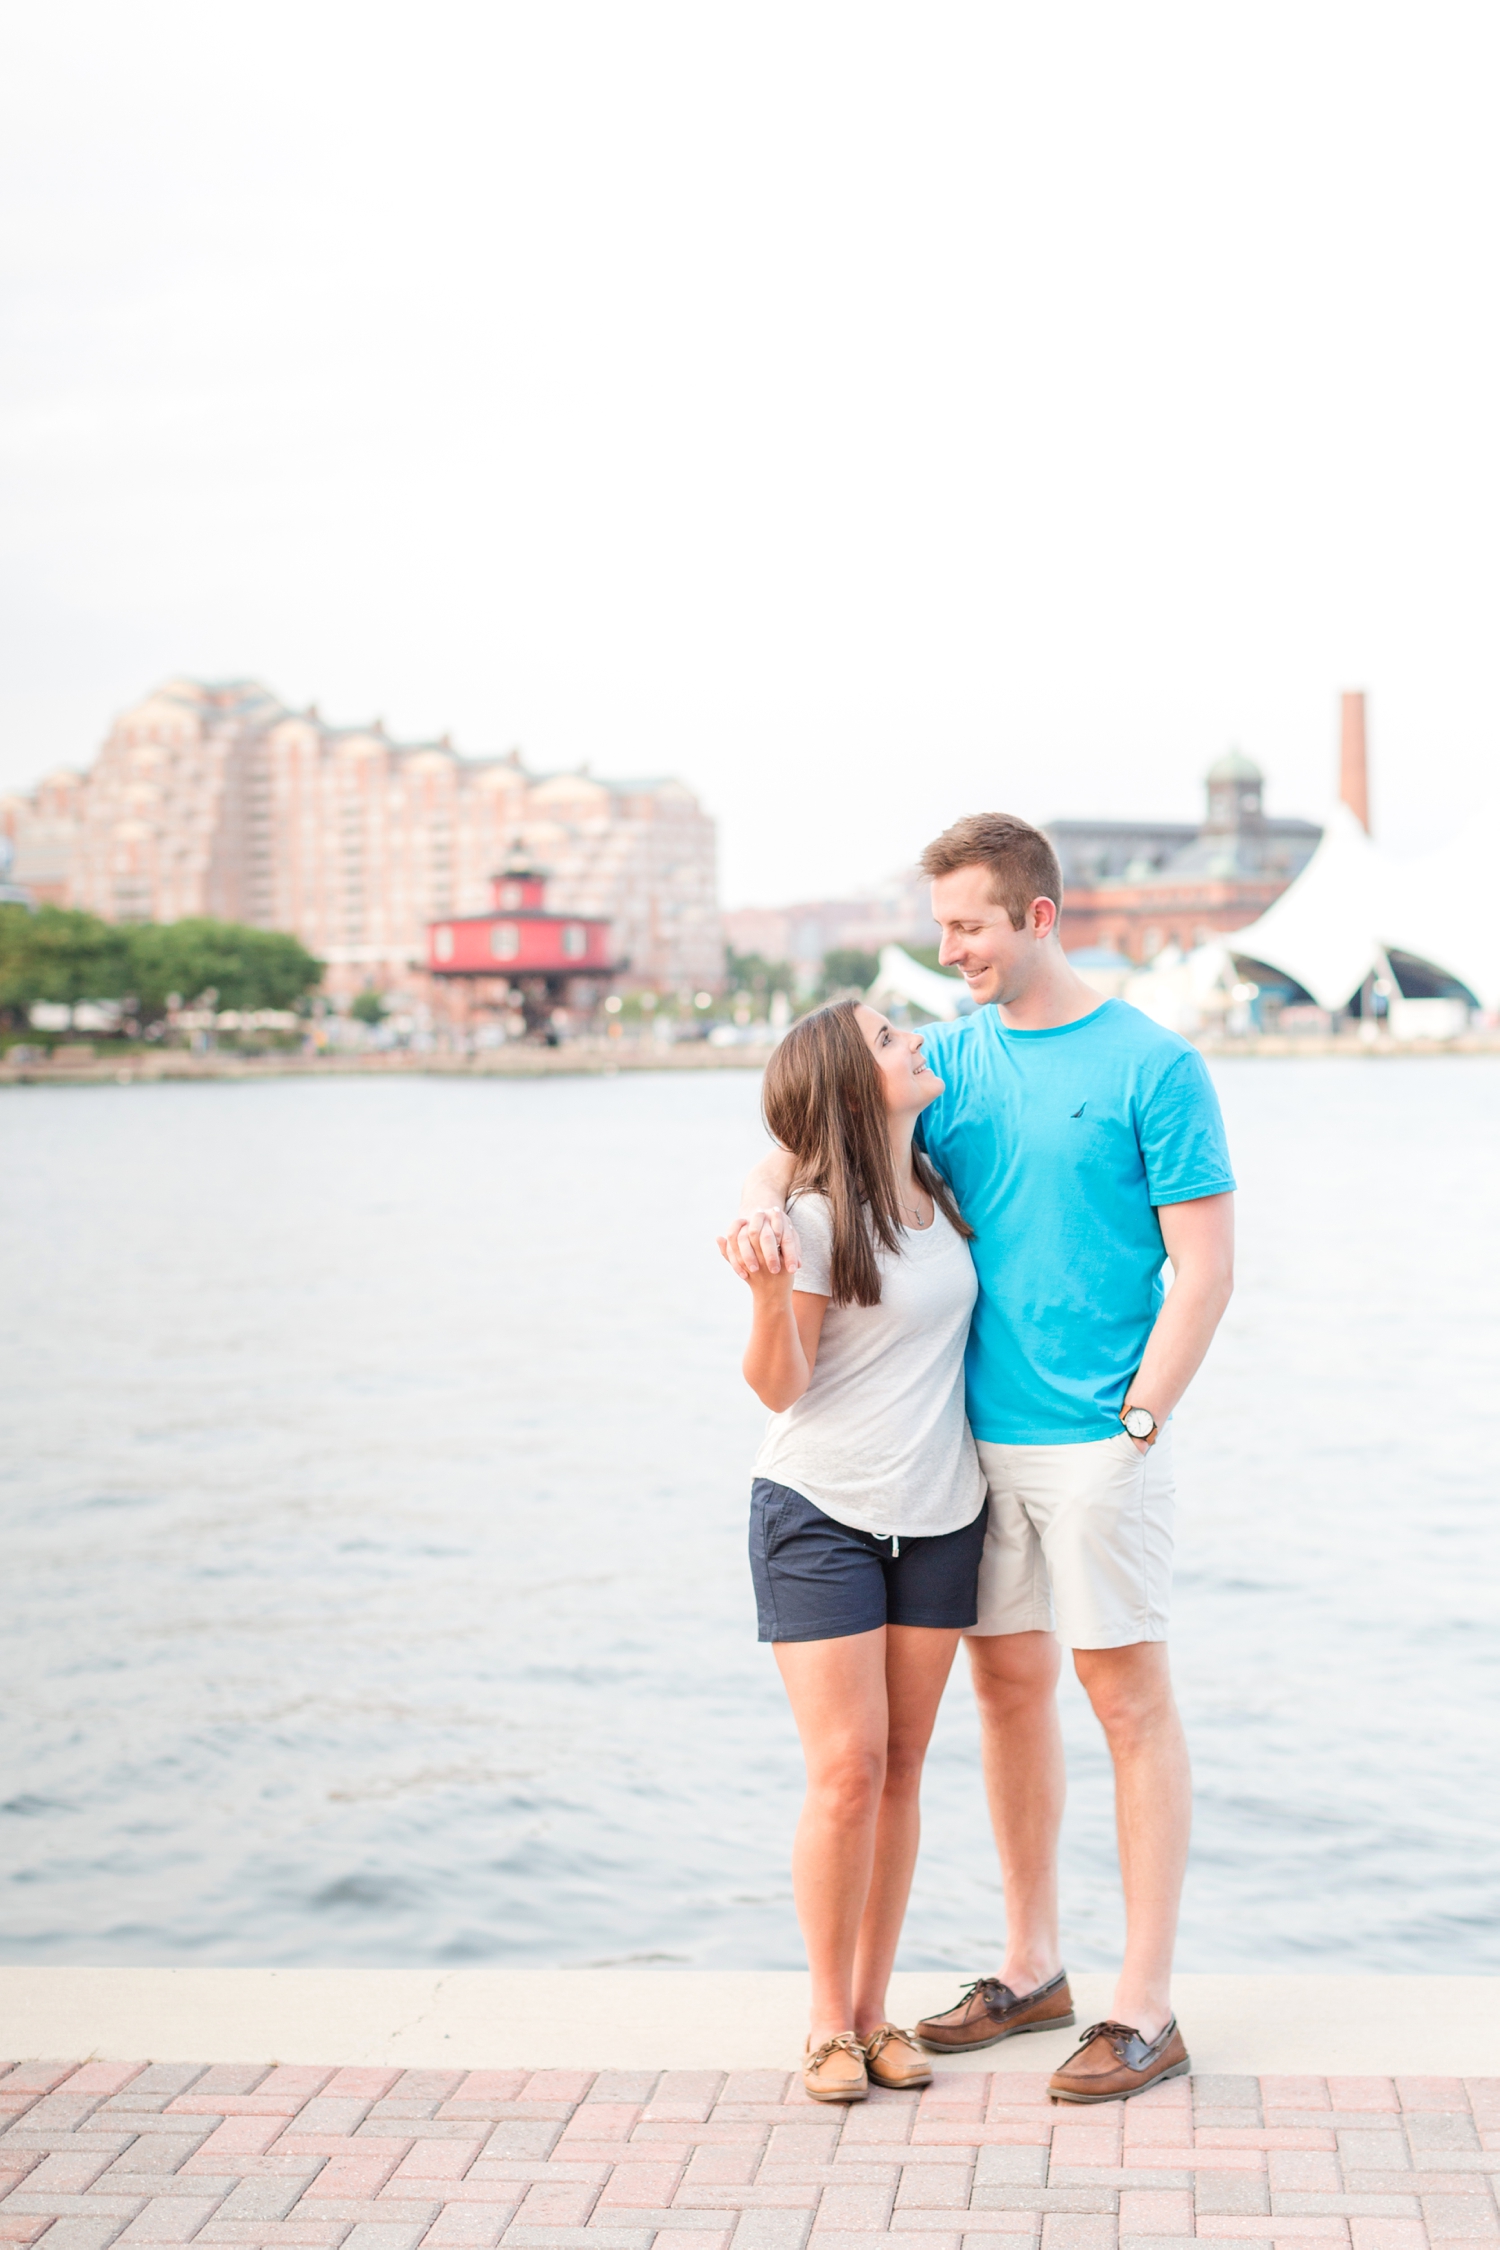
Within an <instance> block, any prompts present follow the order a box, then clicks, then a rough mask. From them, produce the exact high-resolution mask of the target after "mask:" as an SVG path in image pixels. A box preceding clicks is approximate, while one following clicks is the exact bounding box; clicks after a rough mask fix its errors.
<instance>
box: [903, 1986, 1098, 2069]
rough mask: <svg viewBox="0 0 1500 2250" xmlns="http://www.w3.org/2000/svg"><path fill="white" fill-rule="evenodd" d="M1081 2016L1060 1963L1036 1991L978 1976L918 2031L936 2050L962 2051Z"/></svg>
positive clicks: (1050, 2028) (1060, 2025)
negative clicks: (1015, 1988)
mask: <svg viewBox="0 0 1500 2250" xmlns="http://www.w3.org/2000/svg"><path fill="white" fill-rule="evenodd" d="M1076 2020H1077V2019H1076V2017H1075V2016H1074V2014H1073V1995H1072V1993H1071V1992H1070V1991H1069V1990H1068V1972H1067V1970H1066V1969H1059V1970H1058V1972H1057V1974H1056V1976H1055V1977H1051V1978H1049V1979H1048V1981H1047V1983H1046V1984H1039V1985H1038V1986H1037V1988H1036V1990H1035V1992H1020V1993H1017V1992H1012V1991H1011V1989H1010V1986H1009V1985H1008V1984H1002V1983H1001V1982H1000V1979H999V1978H998V1977H977V1978H976V1979H975V1981H974V1982H973V1984H971V1985H968V1986H967V1987H966V1988H965V1990H964V1992H963V1994H962V1996H961V1997H960V1999H959V2002H958V2005H957V2007H956V2008H949V2009H948V2011H947V2013H946V2014H944V2015H941V2016H924V2017H923V2018H922V2021H921V2022H920V2023H919V2024H918V2025H917V2037H918V2038H919V2039H920V2040H921V2042H922V2044H923V2046H924V2047H929V2048H931V2049H932V2051H933V2053H934V2054H939V2055H963V2054H968V2053H970V2052H971V2051H972V2050H973V2049H974V2048H975V2047H993V2046H994V2045H995V2043H996V2041H997V2040H1000V2039H1010V2038H1012V2037H1013V2036H1014V2035H1015V2034H1016V2033H1017V2032H1021V2031H1059V2030H1063V2029H1065V2028H1066V2027H1067V2025H1069V2024H1070V2023H1073V2022H1076Z"/></svg>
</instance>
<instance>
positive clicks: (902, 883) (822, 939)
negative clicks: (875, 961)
mask: <svg viewBox="0 0 1500 2250" xmlns="http://www.w3.org/2000/svg"><path fill="white" fill-rule="evenodd" d="M927 893H928V884H927V878H926V877H925V876H924V875H922V874H920V873H919V872H918V871H917V870H916V869H915V868H912V869H911V870H909V871H908V872H907V873H905V874H901V875H896V876H893V877H892V878H891V880H890V881H889V882H888V883H886V884H885V885H883V886H882V888H881V889H880V890H878V891H875V892H872V893H870V894H869V895H867V896H866V897H863V898H825V899H809V900H804V901H803V902H802V903H801V904H799V905H796V906H742V907H738V908H733V909H731V910H730V912H728V913H727V914H726V915H725V916H724V938H725V942H726V944H727V945H729V947H730V948H731V950H732V951H734V952H735V953H758V954H759V955H760V956H761V958H762V959H763V960H765V961H773V962H776V961H782V962H785V963H786V964H787V965H788V966H789V967H790V969H791V971H792V975H793V979H794V981H795V983H796V984H797V985H798V987H799V988H800V989H801V990H803V991H808V990H811V989H812V987H813V986H814V985H816V983H817V981H818V978H819V977H820V975H821V974H822V969H823V956H824V955H825V954H826V953H832V952H834V951H836V950H839V949H841V948H844V947H850V948H853V949H855V950H856V951H858V952H861V953H871V954H878V953H879V951H880V949H881V947H882V946H883V945H918V946H930V945H936V944H937V942H938V937H939V934H940V933H939V931H938V926H937V924H936V923H935V922H934V921H933V919H932V909H931V906H930V904H929V901H928V895H927Z"/></svg>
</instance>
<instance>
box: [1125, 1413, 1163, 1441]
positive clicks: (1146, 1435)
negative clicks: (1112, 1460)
mask: <svg viewBox="0 0 1500 2250" xmlns="http://www.w3.org/2000/svg"><path fill="white" fill-rule="evenodd" d="M1120 1420H1121V1421H1122V1422H1123V1423H1124V1425H1125V1428H1126V1430H1127V1431H1128V1432H1129V1434H1130V1436H1131V1437H1133V1438H1140V1439H1141V1440H1142V1441H1143V1442H1144V1443H1145V1444H1147V1445H1155V1443H1156V1441H1157V1439H1158V1437H1159V1436H1160V1435H1161V1431H1160V1429H1159V1428H1158V1426H1157V1420H1156V1416H1155V1415H1154V1414H1153V1413H1152V1411H1151V1409H1150V1407H1149V1406H1122V1407H1121V1408H1120Z"/></svg>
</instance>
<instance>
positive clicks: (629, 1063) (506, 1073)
mask: <svg viewBox="0 0 1500 2250" xmlns="http://www.w3.org/2000/svg"><path fill="white" fill-rule="evenodd" d="M1203 1052H1204V1054H1205V1055H1207V1056H1209V1057H1210V1058H1211V1059H1213V1060H1215V1061H1218V1060H1220V1059H1224V1060H1236V1061H1244V1060H1247V1059H1261V1058H1266V1057H1275V1058H1277V1059H1281V1060H1289V1061H1303V1062H1310V1061H1314V1060H1322V1059H1326V1058H1327V1057H1330V1056H1333V1057H1336V1058H1338V1059H1339V1060H1340V1061H1346V1062H1380V1061H1397V1060H1400V1059H1402V1058H1407V1059H1412V1058H1415V1059H1417V1060H1425V1061H1435V1060H1437V1059H1438V1058H1439V1057H1441V1056H1454V1055H1500V1032H1495V1031H1474V1032H1468V1033H1465V1035H1464V1036H1463V1037H1462V1038H1461V1039H1444V1040H1434V1039H1405V1040H1398V1039H1377V1040H1371V1041H1364V1040H1360V1039H1354V1038H1326V1039H1325V1038H1314V1037H1310V1036H1301V1035H1299V1036H1297V1037H1295V1038H1293V1037H1290V1036H1286V1037H1274V1038H1273V1037H1269V1036H1267V1037H1264V1038H1246V1039H1233V1040H1222V1041H1206V1042H1204V1044H1203ZM770 1053H771V1049H770V1048H769V1047H768V1046H744V1047H711V1046H709V1045H708V1043H707V1042H706V1041H703V1040H689V1041H685V1042H684V1043H683V1044H682V1045H681V1046H673V1047H668V1046H658V1045H657V1044H656V1042H655V1041H654V1040H645V1039H643V1040H639V1041H636V1040H619V1041H615V1040H608V1039H577V1040H569V1041H567V1042H565V1043H564V1044H563V1045H562V1046H558V1047H542V1046H533V1045H532V1044H530V1043H529V1042H526V1041H521V1040H516V1041H514V1042H512V1043H511V1044H509V1045H507V1046H504V1047H491V1048H486V1049H484V1050H483V1051H481V1052H480V1053H478V1054H474V1055H464V1054H456V1053H449V1052H440V1051H434V1052H432V1053H430V1054H415V1053H412V1052H409V1051H403V1050H399V1049H398V1050H395V1051H393V1052H390V1053H380V1052H374V1053H369V1054H358V1053H355V1054H325V1055H302V1054H271V1055H242V1054H237V1053H235V1052H234V1051H233V1050H232V1049H227V1048H226V1049H222V1050H220V1051H218V1052H216V1053H213V1054H207V1055H195V1054H191V1053H189V1052H187V1051H186V1050H185V1049H182V1048H168V1049H165V1050H163V1049H156V1050H154V1051H150V1052H147V1051H141V1050H136V1051H133V1052H131V1053H128V1054H122V1055H119V1056H112V1055H110V1054H109V1052H108V1050H107V1049H104V1048H102V1047H101V1048H100V1049H98V1050H97V1051H96V1052H94V1053H93V1054H87V1053H85V1052H83V1051H82V1050H80V1049H73V1050H71V1051H70V1050H68V1049H66V1048H62V1049H59V1051H58V1054H57V1055H56V1056H55V1057H52V1058H41V1057H37V1056H31V1057H28V1059H27V1060H25V1061H22V1062H12V1061H11V1060H9V1059H8V1057H0V1086H18V1085H19V1086H154V1085H158V1084H160V1083H161V1082H162V1081H163V1080H177V1081H182V1082H192V1081H206V1080H210V1079H271V1078H411V1077H416V1078H578V1077H585V1078H588V1077H593V1078H599V1077H605V1078H610V1077H617V1076H618V1075H619V1074H620V1073H621V1072H622V1071H629V1072H635V1071H664V1070H665V1071H705V1070H764V1068H765V1066H766V1062H767V1060H768V1058H769V1056H770Z"/></svg>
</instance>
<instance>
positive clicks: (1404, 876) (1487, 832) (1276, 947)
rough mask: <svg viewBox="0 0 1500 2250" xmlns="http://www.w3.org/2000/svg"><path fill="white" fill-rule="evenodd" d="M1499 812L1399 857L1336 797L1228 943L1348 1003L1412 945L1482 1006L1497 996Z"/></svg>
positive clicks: (1329, 1001)
mask: <svg viewBox="0 0 1500 2250" xmlns="http://www.w3.org/2000/svg"><path fill="white" fill-rule="evenodd" d="M1497 854H1500V817H1497V818H1492V819H1490V820H1482V821H1480V822H1477V823H1476V824H1475V826H1474V828H1472V829H1471V830H1470V831H1469V833H1468V834H1467V835H1466V836H1465V837H1464V839H1463V841H1462V842H1460V843H1456V844H1452V845H1449V846H1446V847H1445V848H1444V849H1443V850H1441V851H1437V852H1429V853H1428V854H1427V855H1426V856H1425V858H1423V859H1420V860H1406V861H1395V860H1392V859H1391V858H1390V857H1389V856H1388V854H1387V853H1385V852H1383V851H1382V850H1381V848H1380V846H1379V845H1378V844H1375V843H1372V842H1371V840H1370V838H1369V837H1368V836H1367V835H1366V834H1365V831H1364V829H1363V828H1362V827H1361V826H1360V824H1359V822H1358V821H1357V820H1356V819H1355V817H1354V815H1353V813H1352V812H1350V811H1349V809H1348V807H1347V806H1346V805H1336V806H1335V807H1334V809H1333V811H1332V813H1331V814H1330V816H1329V819H1328V825H1327V827H1326V828H1325V829H1324V831H1323V841H1322V842H1321V843H1320V844H1319V846H1318V848H1317V850H1316V851H1315V852H1314V853H1313V856H1312V858H1311V859H1310V860H1309V861H1308V863H1307V865H1306V867H1304V868H1303V870H1302V873H1301V874H1300V875H1299V876H1298V877H1297V880H1296V881H1295V882H1294V883H1293V884H1291V886H1290V887H1289V888H1288V889H1287V890H1285V891H1283V892H1282V894H1281V896H1280V898H1279V899H1277V901H1276V903H1275V904H1274V905H1273V906H1270V907H1268V908H1267V909H1266V911H1265V913H1264V914H1263V915H1262V916H1261V918H1260V920H1259V921H1258V922H1252V923H1251V924H1250V926H1249V928H1248V929H1244V930H1235V931H1233V932H1231V933H1230V934H1229V935H1227V936H1226V937H1225V939H1224V941H1223V942H1224V943H1225V945H1227V946H1228V947H1230V949H1231V950H1232V951H1233V952H1235V953H1238V954H1240V955H1242V956H1244V957H1245V958H1246V959H1249V960H1252V961H1263V962H1264V963H1265V964H1266V967H1267V968H1269V969H1280V970H1281V972H1282V974H1283V975H1284V976H1289V977H1291V978H1293V979H1294V980H1295V981H1296V983H1298V984H1300V985H1301V986H1302V987H1303V989H1304V990H1305V991H1307V992H1310V993H1311V994H1312V996H1313V998H1314V1000H1316V1001H1317V1003H1318V1005H1319V1007H1321V1008H1334V1009H1337V1008H1343V1007H1346V1006H1347V1005H1348V1003H1349V1002H1350V1000H1352V999H1353V997H1354V995H1355V993H1356V992H1358V990H1359V988H1360V986H1361V985H1362V984H1363V983H1364V981H1365V978H1366V977H1367V976H1370V975H1376V976H1380V975H1384V973H1385V970H1386V966H1387V956H1388V955H1389V954H1390V953H1392V952H1399V953H1409V954H1412V955H1414V956H1415V957H1416V958H1417V959H1418V960H1420V961H1425V962H1427V963H1428V964H1429V965H1430V966H1431V967H1432V968H1434V969H1437V970H1440V971H1441V972H1442V974H1443V975H1445V976H1449V977H1454V978H1456V979H1457V980H1458V982H1459V983H1460V984H1464V985H1467V986H1468V988H1469V990H1470V991H1471V992H1472V993H1473V994H1474V997H1475V998H1476V999H1477V1000H1478V1001H1479V1003H1480V1005H1481V1006H1482V1007H1494V1006H1496V1005H1497V1004H1500V925H1497V921H1496V917H1495V915H1494V914H1493V912H1492V911H1490V910H1489V909H1488V907H1487V906H1486V905H1485V901H1486V898H1487V895H1488V890H1489V887H1490V886H1491V885H1492V883H1493V871H1494V867H1495V864H1496V858H1497Z"/></svg>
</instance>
